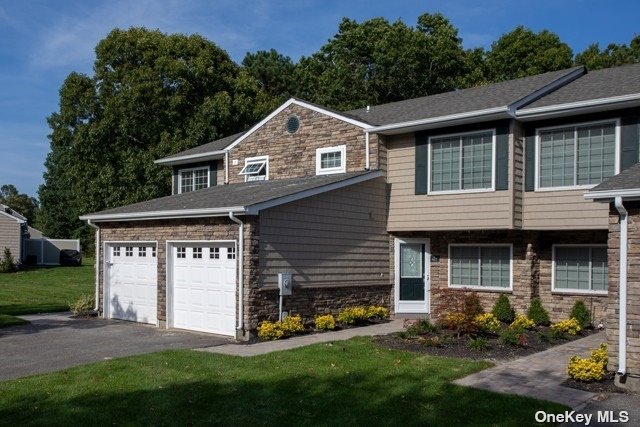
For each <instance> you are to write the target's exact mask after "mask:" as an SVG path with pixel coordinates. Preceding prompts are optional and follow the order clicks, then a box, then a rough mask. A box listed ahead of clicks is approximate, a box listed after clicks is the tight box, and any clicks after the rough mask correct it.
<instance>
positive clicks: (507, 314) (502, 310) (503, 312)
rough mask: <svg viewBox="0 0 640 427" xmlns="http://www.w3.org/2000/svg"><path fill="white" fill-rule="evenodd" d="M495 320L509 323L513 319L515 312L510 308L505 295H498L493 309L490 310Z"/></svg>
mask: <svg viewBox="0 0 640 427" xmlns="http://www.w3.org/2000/svg"><path fill="white" fill-rule="evenodd" d="M491 313H493V315H494V316H496V318H497V319H498V320H499V321H501V322H503V323H511V322H513V319H514V318H515V311H513V308H511V304H510V303H509V298H507V296H506V295H505V294H500V297H498V300H497V301H496V303H495V305H494V306H493V309H492V310H491Z"/></svg>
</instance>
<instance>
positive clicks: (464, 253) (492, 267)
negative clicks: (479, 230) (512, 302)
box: [449, 244, 512, 290]
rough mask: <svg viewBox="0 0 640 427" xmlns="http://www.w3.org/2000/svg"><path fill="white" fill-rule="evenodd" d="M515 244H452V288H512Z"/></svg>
mask: <svg viewBox="0 0 640 427" xmlns="http://www.w3.org/2000/svg"><path fill="white" fill-rule="evenodd" d="M511 259H512V246H511V245H456V244H451V245H449V286H450V287H465V288H478V289H497V290H509V289H511V275H512V266H511Z"/></svg>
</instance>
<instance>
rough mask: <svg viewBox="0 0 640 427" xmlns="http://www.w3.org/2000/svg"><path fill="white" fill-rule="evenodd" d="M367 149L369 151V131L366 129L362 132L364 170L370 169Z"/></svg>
mask: <svg viewBox="0 0 640 427" xmlns="http://www.w3.org/2000/svg"><path fill="white" fill-rule="evenodd" d="M369 151H370V148H369V131H366V132H365V133H364V156H365V159H366V160H365V166H364V169H365V170H369V169H371V165H370V164H369V163H370V161H369Z"/></svg>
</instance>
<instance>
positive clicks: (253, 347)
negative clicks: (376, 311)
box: [198, 319, 404, 357]
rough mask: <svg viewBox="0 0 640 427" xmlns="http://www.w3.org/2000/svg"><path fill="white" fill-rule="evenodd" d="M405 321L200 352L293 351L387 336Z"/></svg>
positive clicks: (235, 353)
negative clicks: (307, 346) (324, 343)
mask: <svg viewBox="0 0 640 427" xmlns="http://www.w3.org/2000/svg"><path fill="white" fill-rule="evenodd" d="M403 324H404V320H403V319H396V320H392V321H391V322H388V323H381V324H379V325H371V326H363V327H361V328H352V329H345V330H342V331H335V332H325V333H322V334H311V335H303V336H300V337H293V338H288V339H286V340H280V341H265V342H260V343H256V344H226V345H220V346H216V347H206V348H200V349H198V350H199V351H208V352H211V353H220V354H228V355H231V356H243V357H245V356H257V355H260V354H266V353H272V352H274V351H282V350H291V349H292V348H298V347H304V346H306V345H311V344H317V343H322V342H331V341H342V340H348V339H350V338H353V337H369V336H374V335H386V334H390V333H392V332H398V331H401V330H402V329H403Z"/></svg>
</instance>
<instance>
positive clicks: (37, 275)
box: [0, 258, 95, 316]
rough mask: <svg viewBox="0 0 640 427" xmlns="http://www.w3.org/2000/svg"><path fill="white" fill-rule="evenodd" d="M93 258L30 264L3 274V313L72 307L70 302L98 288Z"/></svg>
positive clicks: (0, 293)
mask: <svg viewBox="0 0 640 427" xmlns="http://www.w3.org/2000/svg"><path fill="white" fill-rule="evenodd" d="M94 277H95V276H94V269H93V259H92V258H85V259H84V260H83V261H82V266H81V267H37V268H36V267H30V268H27V269H25V270H21V271H19V272H17V273H6V274H0V315H2V314H5V315H13V316H16V315H21V314H30V313H47V312H54V311H67V310H69V303H70V302H73V301H76V300H77V299H78V298H80V296H81V295H82V294H87V293H93V292H94Z"/></svg>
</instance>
